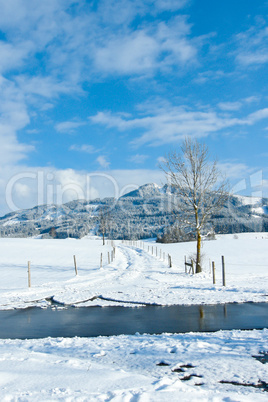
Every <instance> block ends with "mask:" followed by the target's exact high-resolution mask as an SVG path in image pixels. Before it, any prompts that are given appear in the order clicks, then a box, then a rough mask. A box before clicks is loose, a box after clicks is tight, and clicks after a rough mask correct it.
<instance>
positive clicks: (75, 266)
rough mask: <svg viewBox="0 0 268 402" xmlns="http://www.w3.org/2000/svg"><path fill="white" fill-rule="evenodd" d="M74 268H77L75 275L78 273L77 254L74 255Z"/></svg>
mask: <svg viewBox="0 0 268 402" xmlns="http://www.w3.org/2000/svg"><path fill="white" fill-rule="evenodd" d="M74 269H75V275H77V265H76V256H75V255H74Z"/></svg>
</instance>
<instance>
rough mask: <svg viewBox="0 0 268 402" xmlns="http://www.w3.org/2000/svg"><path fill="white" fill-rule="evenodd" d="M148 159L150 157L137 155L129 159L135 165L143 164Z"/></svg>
mask: <svg viewBox="0 0 268 402" xmlns="http://www.w3.org/2000/svg"><path fill="white" fill-rule="evenodd" d="M148 158H149V155H140V154H136V155H133V156H131V157H130V158H129V160H130V162H133V163H137V164H143V163H144V162H145V161H146V159H148Z"/></svg>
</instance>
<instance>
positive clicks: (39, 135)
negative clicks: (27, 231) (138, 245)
mask: <svg viewBox="0 0 268 402" xmlns="http://www.w3.org/2000/svg"><path fill="white" fill-rule="evenodd" d="M0 9H1V13H0V55H1V57H0V91H1V98H0V138H1V149H0V157H1V165H0V169H1V176H0V190H1V191H0V192H1V197H0V213H5V212H8V211H10V210H13V209H16V208H27V207H31V206H34V205H36V204H37V203H47V202H59V203H60V202H61V201H63V202H64V201H68V200H71V199H73V198H83V197H91V198H95V197H103V196H114V195H115V196H118V195H119V196H120V195H121V194H123V193H124V192H126V191H128V190H132V189H133V188H135V187H136V186H137V185H141V184H144V183H148V182H157V183H158V184H161V183H163V181H164V178H163V176H162V173H161V171H160V170H159V168H158V164H159V161H161V159H162V158H163V157H164V156H165V154H166V153H167V152H169V151H170V150H171V149H179V147H180V144H181V141H182V140H183V138H184V137H185V136H190V137H195V138H198V139H200V140H202V141H204V142H205V143H206V144H207V145H208V147H209V149H210V152H211V155H212V156H215V157H217V159H218V161H219V166H220V167H221V168H222V170H223V171H224V172H225V173H226V175H227V176H228V177H229V178H230V181H231V184H232V186H233V190H234V192H236V193H241V194H248V195H261V194H263V195H265V196H267V195H268V168H267V158H268V147H267V144H268V106H267V99H268V92H267V64H268V40H267V39H268V26H267V10H268V2H267V1H265V0H255V1H252V0H235V1H230V0H225V1H221V2H219V1H215V0H202V1H198V0H154V1H153V0H133V1H131V0H100V1H94V0H92V1H86V0H77V1H72V0H46V1H43V2H40V1H38V0H9V1H5V0H0Z"/></svg>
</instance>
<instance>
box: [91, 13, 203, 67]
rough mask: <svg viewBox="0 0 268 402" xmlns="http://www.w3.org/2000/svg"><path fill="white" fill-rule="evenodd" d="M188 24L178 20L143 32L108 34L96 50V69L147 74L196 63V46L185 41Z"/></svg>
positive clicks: (159, 24) (183, 20) (188, 30)
mask: <svg viewBox="0 0 268 402" xmlns="http://www.w3.org/2000/svg"><path fill="white" fill-rule="evenodd" d="M189 32H190V25H189V24H187V22H186V20H185V18H183V17H177V18H175V19H174V20H173V21H172V22H170V23H169V24H166V23H164V22H161V23H158V25H157V26H152V27H149V28H146V29H139V30H137V31H135V32H128V33H124V34H123V35H122V34H119V35H118V34H117V35H111V39H109V40H108V41H107V40H106V41H105V44H102V45H100V46H97V47H95V57H94V62H95V66H96V68H97V69H98V70H101V71H104V72H106V73H117V74H147V73H153V72H154V71H155V70H157V69H166V68H169V67H172V66H176V67H178V65H180V66H184V65H185V63H186V62H187V63H190V62H193V61H195V59H196V55H197V45H196V44H195V43H194V41H191V40H190V39H188V38H187V35H188V34H189Z"/></svg>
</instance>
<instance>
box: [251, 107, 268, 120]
mask: <svg viewBox="0 0 268 402" xmlns="http://www.w3.org/2000/svg"><path fill="white" fill-rule="evenodd" d="M267 118H268V108H265V109H260V110H257V111H256V112H253V113H251V114H250V115H249V116H248V118H247V122H248V124H254V123H256V122H258V121H260V120H263V119H267Z"/></svg>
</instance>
